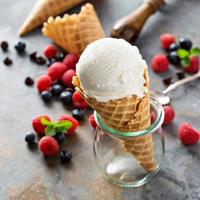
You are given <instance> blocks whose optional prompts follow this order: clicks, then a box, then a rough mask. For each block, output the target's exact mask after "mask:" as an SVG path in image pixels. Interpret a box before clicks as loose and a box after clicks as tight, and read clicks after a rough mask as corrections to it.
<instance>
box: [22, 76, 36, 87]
mask: <svg viewBox="0 0 200 200" xmlns="http://www.w3.org/2000/svg"><path fill="white" fill-rule="evenodd" d="M24 83H25V84H26V85H27V86H32V85H33V84H34V80H33V79H32V78H31V77H29V76H28V77H26V79H25V81H24Z"/></svg>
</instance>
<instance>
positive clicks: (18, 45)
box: [15, 42, 26, 53]
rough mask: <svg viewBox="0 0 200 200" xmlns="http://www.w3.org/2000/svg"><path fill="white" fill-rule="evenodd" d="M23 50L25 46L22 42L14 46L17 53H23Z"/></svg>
mask: <svg viewBox="0 0 200 200" xmlns="http://www.w3.org/2000/svg"><path fill="white" fill-rule="evenodd" d="M25 48H26V44H25V43H23V42H18V43H17V44H16V45H15V49H16V51H17V53H24V51H25Z"/></svg>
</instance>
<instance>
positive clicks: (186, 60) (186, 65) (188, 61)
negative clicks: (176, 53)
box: [181, 56, 190, 67]
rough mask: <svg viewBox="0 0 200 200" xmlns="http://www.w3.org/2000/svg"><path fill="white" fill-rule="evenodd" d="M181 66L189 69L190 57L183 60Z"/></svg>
mask: <svg viewBox="0 0 200 200" xmlns="http://www.w3.org/2000/svg"><path fill="white" fill-rule="evenodd" d="M181 64H182V66H183V67H188V66H189V65H190V57H189V56H187V57H185V58H183V59H182V60H181Z"/></svg>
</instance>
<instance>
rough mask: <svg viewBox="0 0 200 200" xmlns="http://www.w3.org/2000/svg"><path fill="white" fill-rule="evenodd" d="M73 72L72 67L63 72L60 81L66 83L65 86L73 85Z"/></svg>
mask: <svg viewBox="0 0 200 200" xmlns="http://www.w3.org/2000/svg"><path fill="white" fill-rule="evenodd" d="M75 74H76V72H75V70H73V69H69V70H67V71H66V72H65V73H64V74H63V76H62V81H63V83H64V84H65V85H66V87H73V84H72V78H73V76H74V75H75Z"/></svg>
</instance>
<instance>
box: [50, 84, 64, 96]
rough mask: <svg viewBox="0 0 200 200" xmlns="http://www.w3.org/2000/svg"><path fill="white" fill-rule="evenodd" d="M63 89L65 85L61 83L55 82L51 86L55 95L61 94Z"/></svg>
mask: <svg viewBox="0 0 200 200" xmlns="http://www.w3.org/2000/svg"><path fill="white" fill-rule="evenodd" d="M62 91H63V86H62V85H60V84H54V85H53V86H52V88H51V92H52V94H53V95H54V96H59V95H60V94H61V92H62Z"/></svg>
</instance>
